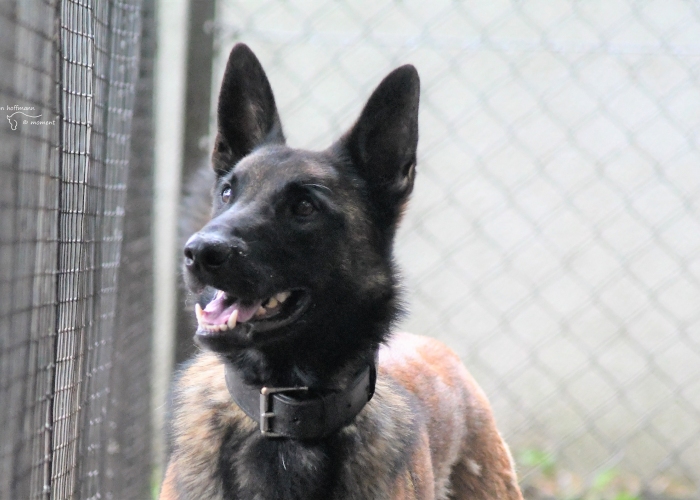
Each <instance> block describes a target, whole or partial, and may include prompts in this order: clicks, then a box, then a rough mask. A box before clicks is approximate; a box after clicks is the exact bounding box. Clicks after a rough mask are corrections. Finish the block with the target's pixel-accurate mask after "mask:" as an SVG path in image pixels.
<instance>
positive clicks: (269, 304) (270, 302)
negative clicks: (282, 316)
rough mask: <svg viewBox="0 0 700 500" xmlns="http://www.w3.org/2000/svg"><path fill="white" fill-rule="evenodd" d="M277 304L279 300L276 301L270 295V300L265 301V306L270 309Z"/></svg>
mask: <svg viewBox="0 0 700 500" xmlns="http://www.w3.org/2000/svg"><path fill="white" fill-rule="evenodd" d="M278 305H279V302H277V299H276V298H274V297H271V298H270V300H268V301H267V307H269V308H270V309H274V308H275V307H277V306H278Z"/></svg>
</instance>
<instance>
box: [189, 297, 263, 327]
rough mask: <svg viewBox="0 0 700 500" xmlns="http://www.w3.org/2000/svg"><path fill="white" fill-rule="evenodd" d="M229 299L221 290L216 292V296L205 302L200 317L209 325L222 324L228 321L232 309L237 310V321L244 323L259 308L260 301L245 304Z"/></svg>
mask: <svg viewBox="0 0 700 500" xmlns="http://www.w3.org/2000/svg"><path fill="white" fill-rule="evenodd" d="M229 302H230V300H229V299H228V297H227V296H226V294H225V293H224V292H222V291H218V292H217V293H216V297H214V299H213V300H212V301H211V302H209V303H208V304H207V307H205V308H204V311H203V312H202V319H204V321H206V322H207V323H209V324H210V325H223V324H224V323H226V322H227V321H228V319H229V318H230V317H231V314H233V311H235V310H238V318H237V320H236V321H237V322H238V323H245V322H246V321H248V320H249V319H250V318H252V317H253V315H254V314H255V312H256V311H257V310H258V309H259V308H260V305H261V304H262V301H256V302H254V303H253V304H251V305H249V306H246V305H243V304H241V303H239V302H237V301H236V302H234V303H233V304H230V303H229Z"/></svg>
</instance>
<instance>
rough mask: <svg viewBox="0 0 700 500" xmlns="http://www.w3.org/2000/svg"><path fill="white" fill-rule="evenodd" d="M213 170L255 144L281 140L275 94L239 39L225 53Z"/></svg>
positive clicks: (221, 168) (219, 169) (223, 170)
mask: <svg viewBox="0 0 700 500" xmlns="http://www.w3.org/2000/svg"><path fill="white" fill-rule="evenodd" d="M217 120H218V133H217V137H216V145H215V147H214V155H213V163H214V170H215V171H216V173H217V174H218V175H222V174H224V173H226V172H227V171H228V170H230V169H231V167H232V166H233V164H235V163H236V162H237V161H238V160H240V159H241V158H243V157H244V156H246V155H247V154H249V153H250V152H251V151H252V150H253V149H255V148H256V147H258V146H260V145H262V144H267V143H279V144H284V134H283V133H282V124H281V123H280V118H279V115H278V114H277V106H276V105H275V97H274V96H273V95H272V88H271V87H270V82H269V81H268V79H267V76H266V75H265V70H263V68H262V65H261V64H260V61H258V58H257V57H255V54H253V51H252V50H250V48H248V46H247V45H245V44H243V43H239V44H236V46H235V47H233V49H231V54H230V55H229V57H228V63H227V64H226V71H225V72H224V79H223V82H222V83H221V92H220V93H219V105H218V108H217Z"/></svg>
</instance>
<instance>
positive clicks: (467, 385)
mask: <svg viewBox="0 0 700 500" xmlns="http://www.w3.org/2000/svg"><path fill="white" fill-rule="evenodd" d="M379 367H380V370H379V373H380V375H379V376H380V378H381V377H384V378H388V379H391V380H394V381H396V383H397V384H398V385H399V386H401V387H403V388H405V389H406V390H407V391H408V392H409V393H410V394H412V395H413V396H414V397H415V401H416V403H414V404H416V405H417V406H418V407H419V414H420V415H423V416H424V418H423V422H422V425H423V426H425V427H424V432H426V433H427V437H428V440H429V447H430V458H431V461H432V468H433V471H434V481H435V492H436V498H443V497H446V496H447V495H448V492H449V491H452V494H453V495H456V497H458V498H462V496H460V495H462V494H466V492H467V491H482V492H488V491H489V490H492V496H488V498H504V499H505V498H522V497H520V496H519V493H518V488H517V482H516V478H515V475H514V472H513V463H512V458H511V457H510V452H509V451H508V448H507V446H506V445H505V443H504V442H503V440H502V438H501V436H500V434H499V433H498V430H497V429H496V423H495V420H494V417H493V412H492V410H491V405H490V404H489V402H488V399H487V398H486V395H485V394H484V392H483V390H482V389H481V387H479V385H478V384H477V383H476V381H475V380H474V378H472V376H471V374H470V373H469V372H468V371H467V369H466V368H465V366H464V365H463V364H462V362H461V360H460V359H459V356H457V354H456V353H455V352H454V351H452V350H451V349H450V348H449V347H447V346H446V345H445V344H443V343H442V342H440V341H438V340H436V339H433V338H428V337H422V336H418V335H412V334H408V333H397V334H395V335H394V336H393V337H392V338H391V340H390V341H389V342H388V343H387V344H386V345H385V346H384V347H383V348H382V349H381V350H380V352H379ZM455 471H456V472H455ZM478 498H481V497H478Z"/></svg>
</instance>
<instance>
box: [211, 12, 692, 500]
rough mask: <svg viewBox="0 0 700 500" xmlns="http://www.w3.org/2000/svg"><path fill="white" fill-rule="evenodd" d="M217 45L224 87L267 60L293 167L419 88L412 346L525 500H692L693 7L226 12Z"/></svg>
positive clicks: (407, 238)
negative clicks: (459, 390) (240, 49)
mask: <svg viewBox="0 0 700 500" xmlns="http://www.w3.org/2000/svg"><path fill="white" fill-rule="evenodd" d="M213 26H214V28H215V30H216V44H217V45H216V52H217V56H216V60H215V63H214V68H215V71H218V72H219V73H218V74H217V75H215V77H214V81H215V82H220V81H221V72H222V71H223V68H224V66H225V57H226V56H227V54H228V51H229V50H230V48H231V46H232V44H233V43H234V42H235V41H238V40H241V41H244V42H246V43H248V44H249V45H251V47H252V48H253V50H254V51H255V52H256V54H257V55H258V56H259V58H260V59H261V61H262V63H263V65H264V66H265V69H266V71H267V73H268V75H269V77H270V79H271V82H272V87H273V89H274V91H275V95H276V99H277V102H278V106H279V107H280V113H281V116H282V121H283V124H284V126H285V132H286V134H287V136H288V137H289V141H288V142H289V143H290V144H291V145H293V146H298V147H311V148H316V149H318V148H323V147H325V146H327V145H328V144H330V142H331V140H332V139H333V138H335V137H337V136H338V135H339V134H340V133H341V132H342V131H344V130H345V129H346V128H347V127H349V126H350V124H351V123H352V121H353V120H354V119H355V118H356V116H357V115H358V114H359V111H360V109H361V106H362V104H363V102H364V100H365V99H367V97H368V96H369V93H370V92H371V90H372V88H373V87H374V86H375V85H376V84H377V83H378V82H379V81H380V79H381V78H382V77H383V76H384V75H385V74H386V73H387V72H388V71H389V70H390V69H392V68H394V67H396V66H398V65H399V64H403V63H406V62H412V63H413V64H415V65H416V66H417V67H418V70H419V73H420V75H421V80H422V94H421V109H420V134H421V136H420V142H419V162H418V178H417V180H416V191H415V194H414V197H413V200H412V205H411V206H410V208H409V211H408V214H407V217H406V219H405V220H404V223H403V228H402V230H401V232H400V234H399V241H398V243H397V245H396V249H397V252H398V259H399V262H400V264H401V266H402V269H403V272H404V274H405V284H406V288H407V290H408V294H407V296H408V299H409V303H410V306H411V314H410V316H409V318H408V320H407V322H406V323H405V324H404V325H403V326H404V327H405V328H406V329H408V330H411V331H413V332H415V333H423V334H430V335H434V336H436V337H439V338H441V339H443V340H445V341H446V342H447V343H449V344H450V345H451V346H452V347H454V348H455V349H456V350H457V351H458V352H459V354H460V355H461V356H462V357H463V359H464V361H465V363H466V364H467V366H468V367H469V369H470V370H471V371H472V373H473V374H474V375H475V376H476V378H477V380H479V381H480V383H481V384H482V386H483V387H484V389H485V391H486V393H487V394H488V395H489V397H490V399H491V402H492V404H493V406H494V408H495V412H496V415H497V420H498V422H499V425H500V428H501V430H502V431H503V433H504V434H505V436H506V439H507V440H508V441H509V443H510V445H511V448H512V449H513V452H514V455H515V458H516V461H517V462H518V466H519V473H520V476H521V478H522V480H523V483H524V485H525V486H526V491H527V495H528V496H529V498H540V497H543V498H584V497H585V498H588V499H593V498H596V499H597V498H695V499H697V498H699V495H700V489H699V485H700V467H699V466H698V463H700V307H698V304H700V206H699V205H698V200H699V199H700V167H699V165H700V151H699V149H698V133H697V132H698V130H700V85H699V82H698V78H699V76H700V6H699V4H698V3H697V2H692V1H685V0H666V1H652V0H649V1H632V0H605V1H591V2H589V1H586V2H583V1H570V0H547V1H536V0H527V1H515V0H512V1H508V0H479V1H475V2H458V1H451V0H435V1H430V2H423V1H418V0H403V1H398V0H396V1H369V0H363V1H352V2H351V1H341V2H321V1H314V0H310V1H307V2H289V1H284V2H282V1H272V0H268V1H260V0H245V1H244V0H220V1H219V2H218V6H217V16H216V20H215V23H214V24H213ZM586 495H587V496H586ZM615 495H617V496H615ZM625 495H627V496H625Z"/></svg>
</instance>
